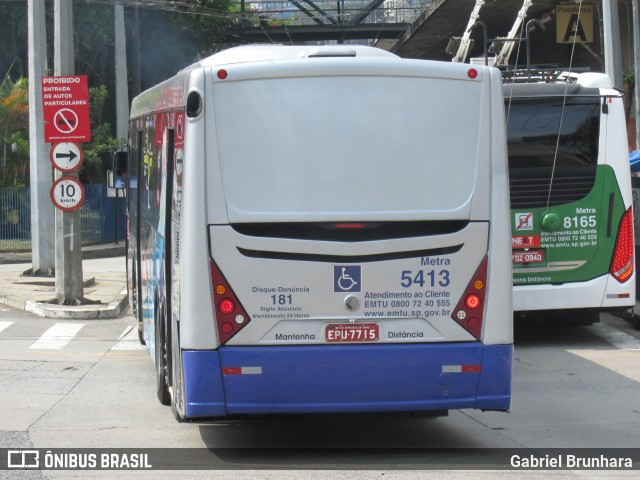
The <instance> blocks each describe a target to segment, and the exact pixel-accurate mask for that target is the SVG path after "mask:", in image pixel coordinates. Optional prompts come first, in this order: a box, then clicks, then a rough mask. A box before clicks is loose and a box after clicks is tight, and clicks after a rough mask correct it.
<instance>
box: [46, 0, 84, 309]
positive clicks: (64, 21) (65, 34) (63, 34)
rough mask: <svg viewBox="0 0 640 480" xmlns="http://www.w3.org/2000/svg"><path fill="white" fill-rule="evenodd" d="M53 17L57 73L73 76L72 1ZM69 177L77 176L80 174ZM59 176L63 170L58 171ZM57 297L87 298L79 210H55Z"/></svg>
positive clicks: (57, 5)
mask: <svg viewBox="0 0 640 480" xmlns="http://www.w3.org/2000/svg"><path fill="white" fill-rule="evenodd" d="M53 17H54V35H53V36H54V65H53V73H54V75H73V73H74V70H75V68H74V58H73V3H72V0H55V1H54V4H53ZM66 175H67V176H72V177H75V178H78V173H77V172H75V173H69V174H66ZM55 176H56V179H58V178H61V177H62V173H61V172H59V171H56V175H55ZM55 231H56V235H55V237H56V298H57V299H58V303H59V304H64V305H80V304H82V303H83V301H84V291H83V289H84V285H83V278H82V238H81V237H82V235H81V233H82V232H81V228H80V210H79V209H76V210H74V211H72V212H63V211H62V210H60V209H56V229H55Z"/></svg>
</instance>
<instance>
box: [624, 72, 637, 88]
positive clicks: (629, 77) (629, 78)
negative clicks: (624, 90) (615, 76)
mask: <svg viewBox="0 0 640 480" xmlns="http://www.w3.org/2000/svg"><path fill="white" fill-rule="evenodd" d="M622 81H623V82H624V83H625V84H626V85H629V86H632V85H635V84H636V72H635V71H634V70H629V71H628V72H627V73H625V74H624V75H623V76H622Z"/></svg>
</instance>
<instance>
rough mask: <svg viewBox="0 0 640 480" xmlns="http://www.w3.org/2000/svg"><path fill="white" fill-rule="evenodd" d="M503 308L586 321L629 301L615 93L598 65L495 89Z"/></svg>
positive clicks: (623, 163)
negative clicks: (504, 195) (504, 219)
mask: <svg viewBox="0 0 640 480" xmlns="http://www.w3.org/2000/svg"><path fill="white" fill-rule="evenodd" d="M503 89H504V94H505V106H506V117H507V131H508V140H507V141H508V150H509V177H510V189H511V230H512V231H511V233H512V263H513V285H514V296H513V306H514V311H516V312H531V311H541V310H543V311H545V312H544V313H545V314H547V315H549V314H551V313H556V314H559V317H562V318H563V319H566V320H569V321H570V322H571V323H579V324H591V323H593V322H595V321H597V320H598V314H599V312H601V311H614V310H622V309H629V308H631V307H632V306H633V305H634V303H635V271H634V235H633V211H632V192H631V180H630V169H629V154H628V144H627V136H626V123H625V115H624V108H623V103H622V97H621V94H620V92H619V91H617V90H615V89H613V88H612V85H611V81H610V79H609V77H608V76H606V75H604V74H601V73H581V74H573V75H571V76H569V77H568V79H564V80H561V81H556V82H549V83H513V84H507V85H505V86H504V87H503Z"/></svg>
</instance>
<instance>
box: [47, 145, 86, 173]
mask: <svg viewBox="0 0 640 480" xmlns="http://www.w3.org/2000/svg"><path fill="white" fill-rule="evenodd" d="M49 160H51V163H52V164H53V166H54V167H55V168H56V169H58V170H60V171H61V172H64V173H71V172H75V171H76V170H78V169H79V168H80V166H81V165H82V161H83V160H84V152H83V151H82V148H80V145H78V144H77V143H72V142H61V143H54V144H53V145H52V146H51V151H50V152H49Z"/></svg>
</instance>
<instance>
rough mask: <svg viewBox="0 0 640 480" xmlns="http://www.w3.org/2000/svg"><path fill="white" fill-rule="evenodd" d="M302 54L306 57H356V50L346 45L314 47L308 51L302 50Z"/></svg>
mask: <svg viewBox="0 0 640 480" xmlns="http://www.w3.org/2000/svg"><path fill="white" fill-rule="evenodd" d="M300 56H301V57H306V58H319V57H355V56H356V51H355V50H354V49H352V48H344V47H328V48H327V47H324V48H312V49H311V50H309V51H307V52H302V54H301V55H300Z"/></svg>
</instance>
